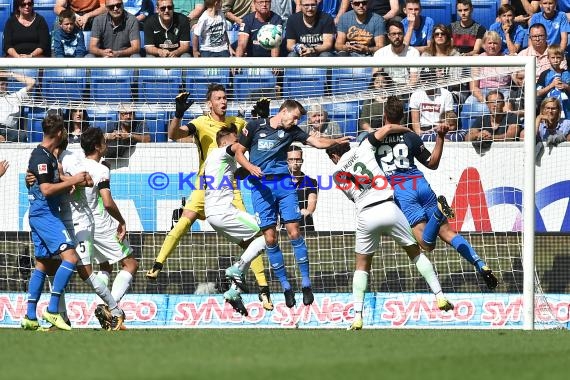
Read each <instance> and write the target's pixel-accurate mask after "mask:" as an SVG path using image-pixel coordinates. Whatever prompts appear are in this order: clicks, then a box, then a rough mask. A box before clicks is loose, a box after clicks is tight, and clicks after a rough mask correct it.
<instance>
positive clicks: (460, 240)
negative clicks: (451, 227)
mask: <svg viewBox="0 0 570 380" xmlns="http://www.w3.org/2000/svg"><path fill="white" fill-rule="evenodd" d="M451 245H452V246H453V248H455V249H456V250H457V252H459V254H460V255H461V256H463V258H464V259H465V260H467V261H469V262H470V263H471V264H473V265H475V268H477V271H478V272H481V267H484V266H485V262H484V261H483V260H482V259H481V258H480V257H479V255H477V252H475V250H474V249H473V247H472V246H471V244H469V243H468V242H467V240H465V238H464V237H463V236H461V235H455V237H454V238H453V239H451Z"/></svg>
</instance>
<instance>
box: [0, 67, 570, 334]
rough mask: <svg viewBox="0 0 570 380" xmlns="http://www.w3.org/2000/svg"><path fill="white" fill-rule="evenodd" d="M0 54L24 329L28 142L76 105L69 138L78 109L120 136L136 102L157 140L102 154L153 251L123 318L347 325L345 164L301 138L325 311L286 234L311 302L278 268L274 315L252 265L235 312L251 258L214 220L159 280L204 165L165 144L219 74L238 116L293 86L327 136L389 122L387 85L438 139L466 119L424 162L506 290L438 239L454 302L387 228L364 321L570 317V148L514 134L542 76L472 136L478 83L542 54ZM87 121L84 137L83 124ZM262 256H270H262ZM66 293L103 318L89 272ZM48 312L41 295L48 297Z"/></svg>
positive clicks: (518, 323) (349, 230)
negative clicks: (509, 128) (502, 128)
mask: <svg viewBox="0 0 570 380" xmlns="http://www.w3.org/2000/svg"><path fill="white" fill-rule="evenodd" d="M228 64H231V66H230V65H228ZM300 65H303V66H302V67H300ZM0 67H1V69H0V73H1V72H4V73H6V74H4V75H3V76H4V77H6V78H7V93H6V94H3V95H0V96H1V97H3V99H2V102H3V103H2V107H13V108H15V110H19V112H16V113H14V115H15V122H14V124H13V127H14V128H15V129H19V130H20V132H23V133H20V138H21V139H23V136H25V141H21V142H13V143H10V144H8V143H6V144H1V145H0V160H1V159H5V160H8V161H9V162H10V168H9V170H8V171H7V173H6V175H5V176H4V177H3V178H2V179H1V180H0V188H1V190H2V193H3V194H4V213H3V218H2V220H1V221H0V224H1V225H2V227H1V228H0V230H2V231H3V232H2V234H1V235H0V236H1V237H2V240H1V242H0V247H1V249H0V300H2V302H0V308H2V309H0V316H2V317H3V318H4V319H3V320H2V319H0V324H2V325H6V326H17V325H18V320H19V318H21V317H23V312H24V310H25V308H24V304H25V292H26V288H27V281H28V278H29V275H30V272H31V270H32V269H33V265H34V259H33V244H32V243H31V239H30V232H29V225H28V222H27V208H28V201H27V190H26V187H25V183H24V177H25V172H26V168H27V162H28V158H29V154H30V152H31V150H32V149H33V147H34V146H35V145H36V144H37V143H38V142H40V141H41V138H42V131H41V121H42V119H43V118H44V117H45V115H47V114H49V113H51V112H56V113H61V114H62V115H65V117H66V118H67V119H69V120H68V121H69V124H70V127H69V131H70V133H71V134H73V133H74V130H75V127H74V125H73V120H72V118H73V117H74V116H73V115H75V114H77V112H76V111H77V110H80V111H82V112H80V113H82V114H83V115H87V120H86V122H87V124H88V125H90V126H94V127H99V128H101V129H103V130H104V132H107V133H109V134H112V132H113V131H115V130H117V128H121V127H119V122H120V121H121V118H122V117H123V116H121V115H122V113H131V115H132V118H133V120H134V121H135V122H136V124H137V127H136V128H139V129H137V130H133V131H132V132H142V134H143V135H144V136H148V141H149V142H148V143H145V142H138V143H136V145H135V144H134V142H133V141H132V140H119V141H118V142H117V143H115V144H114V150H113V151H112V152H109V153H108V156H107V157H106V160H107V161H108V162H109V163H110V164H111V167H112V170H111V190H112V194H113V197H114V198H115V200H116V202H117V204H118V205H119V208H120V209H121V212H122V213H123V215H124V216H125V219H126V221H127V223H126V224H127V229H128V231H129V232H128V239H129V241H130V244H131V246H132V247H133V248H134V252H135V256H136V257H137V259H138V260H139V264H140V268H139V272H138V273H137V275H136V277H135V279H134V281H133V283H132V286H131V289H130V292H129V294H128V295H127V296H126V297H125V298H124V299H123V300H122V303H121V305H122V307H123V309H124V310H125V311H126V313H127V325H130V326H132V327H149V326H153V327H185V326H205V327H219V326H230V327H235V326H245V327H255V326H262V327H287V326H295V325H298V324H302V325H305V326H308V327H346V325H347V324H349V323H350V322H351V320H352V317H353V311H352V296H351V292H352V273H353V271H354V229H355V225H354V224H355V211H354V205H353V204H352V203H351V202H349V201H348V200H347V199H345V198H344V196H343V195H342V193H341V192H340V191H339V190H338V189H336V188H335V186H334V185H333V182H332V180H331V177H330V173H331V170H332V167H333V164H332V163H331V162H330V161H329V159H328V158H327V156H326V154H325V153H324V151H321V150H317V149H314V148H309V147H303V154H304V157H303V158H304V162H303V166H302V170H303V172H304V173H305V174H306V175H309V176H310V177H312V178H314V179H316V180H317V183H318V187H319V191H318V201H317V207H316V209H315V211H314V213H313V215H312V216H313V221H314V222H313V226H312V228H311V227H308V228H303V229H302V231H303V233H304V235H305V239H306V242H307V245H308V248H309V257H310V263H311V264H310V265H311V267H310V268H311V280H312V287H313V291H314V292H315V294H316V300H315V303H314V304H313V305H312V306H310V307H305V306H303V305H302V303H301V302H300V297H299V293H300V288H301V283H300V276H299V273H298V270H297V268H296V265H295V260H294V255H293V253H292V249H291V246H290V244H289V243H288V238H287V235H286V233H285V232H284V229H283V230H282V231H281V234H280V241H281V243H280V245H281V248H282V250H283V251H284V255H285V260H286V267H287V272H288V274H289V277H290V278H291V280H292V285H293V288H294V289H295V290H296V291H297V299H298V300H297V306H296V307H294V308H293V309H291V310H289V309H287V308H286V307H285V304H284V301H283V294H282V293H281V291H282V290H281V287H280V284H279V282H278V281H277V279H276V278H275V277H274V275H273V273H272V272H271V271H269V270H268V269H266V276H267V278H268V280H269V286H270V288H271V291H272V297H273V301H274V303H275V306H276V307H275V310H274V311H265V310H264V309H263V308H262V307H261V304H260V302H259V301H258V299H257V294H256V293H257V285H256V284H255V278H254V277H253V275H251V274H248V277H247V282H248V285H249V289H250V290H251V294H247V295H245V296H244V300H245V303H246V306H247V307H248V309H249V311H250V316H249V317H247V318H245V317H241V316H239V315H237V314H233V313H232V309H231V306H229V305H227V304H224V301H223V298H222V295H221V293H223V292H224V291H225V290H227V287H228V283H227V282H226V280H225V278H224V270H225V268H226V267H228V266H230V265H231V264H232V263H233V262H234V261H235V260H236V259H237V258H238V257H239V255H240V249H239V248H238V247H237V246H234V245H232V244H230V243H228V242H227V241H226V240H225V239H224V238H223V237H221V236H219V235H217V234H216V233H215V232H213V230H212V228H211V227H210V226H209V225H208V224H207V223H206V222H205V221H197V222H196V223H194V224H193V225H192V227H191V228H190V231H189V232H188V233H187V234H186V235H185V236H183V237H182V239H181V240H180V243H179V244H178V246H177V247H176V249H174V251H173V252H172V253H171V254H170V256H169V257H168V260H167V261H166V262H165V263H164V268H163V270H162V271H161V273H160V274H159V276H158V278H157V279H156V280H153V281H151V280H148V279H146V278H145V272H146V271H147V270H148V269H150V268H151V267H152V265H153V263H154V261H155V258H156V256H157V255H158V253H159V251H160V249H161V246H162V244H163V242H164V239H165V236H166V234H167V232H168V231H169V230H170V229H171V228H172V226H173V225H174V223H175V222H176V219H177V218H178V217H179V215H180V214H181V207H182V203H183V201H184V200H186V199H189V195H190V194H191V192H192V190H193V183H194V179H195V176H196V172H197V170H198V150H197V148H196V146H195V145H194V144H193V142H192V141H188V140H184V141H176V142H174V141H170V140H169V139H168V134H167V130H168V123H169V120H170V119H171V118H172V117H173V114H174V109H175V107H174V98H175V96H176V95H177V94H178V93H179V92H180V91H182V90H185V91H188V92H190V97H191V99H192V100H194V102H195V103H194V104H193V105H192V106H191V107H190V108H189V110H188V111H187V112H186V114H185V117H184V120H183V124H185V123H187V122H189V121H190V120H192V119H193V118H195V117H198V116H200V115H203V114H204V113H207V112H208V105H207V102H206V99H205V97H206V92H207V86H208V84H210V83H220V84H223V85H224V86H225V88H226V89H227V97H228V105H227V115H231V116H237V115H239V116H242V117H244V118H245V119H249V118H252V115H251V108H252V106H253V105H254V104H255V102H256V100H257V99H259V98H260V97H268V98H270V99H271V112H272V114H275V113H276V112H277V110H278V107H279V106H280V104H281V103H282V101H283V100H284V99H287V98H294V99H296V100H298V101H300V102H301V103H302V104H303V105H304V106H305V108H306V109H307V110H308V111H309V114H308V115H307V116H306V117H304V118H303V119H302V120H301V123H300V125H302V127H303V128H306V130H307V131H310V133H320V134H321V135H322V136H326V135H331V134H332V135H333V136H334V135H350V136H353V137H355V138H357V137H362V132H363V131H364V130H365V129H366V128H368V127H371V128H376V127H379V126H381V123H382V113H383V111H382V109H383V104H384V102H385V100H386V98H387V97H388V96H390V95H396V96H399V97H401V98H402V99H404V100H405V103H406V107H407V115H406V118H405V119H404V120H403V121H402V123H407V124H408V125H409V126H410V127H411V128H414V129H415V128H418V131H419V132H421V133H423V134H425V136H424V139H425V140H426V146H427V147H428V149H432V148H433V143H432V142H430V141H434V137H433V136H432V137H431V138H430V137H429V135H430V131H429V128H430V125H431V126H433V125H434V124H436V123H437V122H439V121H440V120H441V121H442V122H449V123H450V124H454V123H455V124H456V125H457V131H455V132H453V133H451V134H449V136H448V139H449V140H451V141H449V142H446V143H445V147H444V153H443V157H442V160H441V164H440V167H439V169H438V170H436V171H429V170H427V169H425V168H423V167H422V166H421V165H420V169H421V170H422V171H423V172H424V173H425V175H426V178H427V179H428V181H429V182H430V184H431V187H432V188H433V190H434V191H435V192H436V194H438V195H445V196H446V197H447V199H448V201H449V202H450V204H451V205H452V206H453V208H454V209H455V213H456V218H455V219H453V220H450V224H451V226H452V227H453V228H454V229H455V230H456V231H458V232H460V233H461V234H462V235H463V236H464V237H465V238H466V239H467V240H468V241H469V242H470V243H471V245H472V246H473V247H474V249H475V250H476V251H477V253H478V254H479V255H480V256H481V258H482V259H484V260H485V261H486V263H487V265H488V266H489V267H490V268H491V269H492V270H493V272H494V273H495V274H496V276H497V278H498V280H499V286H498V287H497V288H496V289H495V290H493V291H490V290H489V289H487V287H486V285H485V283H484V281H483V279H482V277H481V276H480V275H479V274H478V272H477V271H476V270H475V268H474V267H473V266H472V265H471V264H469V263H468V262H467V261H466V260H464V259H463V258H462V257H461V256H460V255H459V254H458V253H457V251H455V250H454V249H453V248H452V247H450V246H448V245H446V244H445V243H444V242H443V241H441V240H440V241H438V242H437V246H436V248H435V250H434V251H433V252H431V253H429V254H428V257H429V258H430V260H431V261H432V263H433V264H434V266H435V268H436V272H437V274H438V276H439V279H440V282H441V285H442V287H443V290H444V292H445V293H446V294H447V295H448V296H449V299H450V300H451V302H452V303H454V304H455V310H454V311H452V312H441V311H439V310H438V309H437V305H436V303H435V298H434V296H433V294H431V293H430V291H429V288H428V286H427V285H426V283H425V281H424V280H423V278H422V277H421V276H420V274H419V273H418V271H417V270H416V268H415V266H414V265H412V264H411V263H410V262H409V260H408V259H407V257H406V255H405V253H404V252H403V250H402V249H400V248H399V247H397V246H396V245H395V244H394V242H393V241H392V240H391V238H389V237H386V238H382V242H381V244H380V246H379V247H378V250H377V252H376V254H375V256H374V259H373V264H372V272H371V276H370V284H369V293H367V297H366V300H365V310H364V316H365V326H367V327H443V328H523V327H524V328H527V329H531V328H538V327H548V326H552V327H558V326H560V325H562V324H563V323H566V322H567V320H568V307H567V305H568V301H569V299H570V297H569V296H568V291H569V289H568V284H567V283H568V281H567V275H566V269H567V254H566V252H565V251H564V250H563V249H562V247H565V246H566V244H564V243H566V242H568V241H569V239H568V235H567V233H568V231H569V230H570V223H569V222H568V220H567V218H568V215H567V211H566V209H565V207H566V205H567V200H568V194H567V190H566V189H567V188H568V186H567V185H566V184H567V183H568V182H567V181H568V178H566V177H567V176H566V175H565V174H564V173H563V172H564V171H563V170H561V169H560V168H562V167H563V166H562V162H563V161H562V160H565V159H568V158H570V157H567V156H569V153H570V152H567V150H568V149H567V147H564V146H563V145H564V144H562V145H560V146H558V147H554V148H552V147H546V150H545V152H544V154H543V155H542V157H540V158H539V159H538V160H537V159H536V157H535V141H534V138H533V137H530V138H529V139H527V141H526V142H523V141H522V139H519V138H518V136H519V134H520V133H519V132H520V130H526V131H529V130H530V131H533V130H534V117H535V104H536V100H535V96H534V85H533V83H530V84H528V83H529V82H532V81H526V83H527V88H526V89H525V88H520V87H517V86H515V85H514V84H512V83H513V82H512V81H510V80H509V81H508V83H509V84H507V85H505V86H503V87H501V88H500V92H501V93H502V94H504V96H505V97H506V98H507V99H506V101H507V104H509V113H512V115H513V117H515V120H516V124H517V125H518V126H519V127H520V130H517V133H516V136H517V137H515V138H513V141H493V142H492V143H489V142H482V141H481V140H480V139H475V140H476V141H473V142H472V141H469V142H463V140H465V138H466V136H467V135H468V133H469V131H468V129H469V127H470V126H471V125H473V124H474V123H476V122H477V117H478V116H481V115H483V114H486V113H488V112H489V111H488V110H489V107H488V105H487V104H486V103H484V102H483V103H482V102H477V101H473V100H474V99H473V98H470V97H469V95H470V93H469V85H470V83H471V82H474V83H477V84H480V83H490V82H497V78H507V77H510V76H513V75H522V74H524V75H526V77H529V76H530V77H532V75H534V63H533V62H531V61H529V60H528V59H526V58H517V57H501V58H500V59H493V58H488V59H481V58H479V57H469V58H467V57H446V58H445V59H441V58H432V59H427V58H426V59H422V60H421V61H420V62H409V61H407V60H403V61H400V60H396V61H394V60H385V61H378V60H376V59H373V58H362V59H350V58H347V59H345V58H338V59H334V60H322V59H318V58H310V59H290V58H280V59H279V60H267V59H239V60H233V59H232V60H227V59H189V60H182V59H180V60H176V59H129V60H99V59H80V60H76V59H69V60H67V59H66V60H57V59H42V60H31V61H26V62H24V61H20V60H1V61H0ZM529 74H530V75H529ZM26 78H32V79H33V80H34V81H35V82H34V85H33V87H32V88H31V89H30V90H29V91H27V94H28V96H24V95H22V94H25V92H22V90H20V89H21V88H23V87H25V86H26ZM17 91H20V92H17ZM418 93H419V94H418ZM11 94H16V95H11ZM447 94H449V95H447ZM523 94H524V95H526V96H523ZM443 97H446V99H451V105H450V106H448V105H447V103H445V104H444V103H441V102H440V100H439V99H440V98H443ZM436 99H437V100H436ZM446 101H447V100H446ZM438 102H440V103H438ZM505 110H506V109H505ZM444 111H451V112H444ZM505 112H506V111H505ZM69 115H71V116H69ZM315 115H318V117H316V116H315ZM509 117H511V116H509ZM319 119H323V120H325V119H326V121H325V122H324V124H325V125H324V126H320V125H319V123H320V121H319ZM430 123H431V124H430ZM77 128H78V131H77V132H75V133H79V130H80V127H77ZM319 128H320V129H319ZM527 136H533V134H530V135H527ZM79 138H80V137H76V139H79ZM528 140H532V141H528ZM355 144H356V143H355ZM111 145H113V144H111ZM69 149H70V150H72V151H77V152H80V151H81V149H80V146H79V144H73V143H72V144H70V146H69ZM545 162H548V164H545ZM535 163H536V164H537V166H536V168H535ZM535 172H536V174H535ZM535 182H536V185H535ZM535 186H536V208H535V197H534V195H535V194H534V189H535ZM529 189H530V190H529ZM242 193H243V197H244V200H245V203H246V207H247V208H248V210H249V211H250V212H253V210H252V205H251V197H250V194H249V192H248V187H247V186H242ZM564 194H565V195H564ZM535 218H536V232H537V233H536V234H535V226H534V221H535ZM535 236H536V238H535ZM264 261H265V267H266V268H268V264H267V259H266V258H264ZM67 291H68V293H69V295H68V300H69V305H70V306H69V307H68V310H69V313H70V317H71V319H72V322H73V323H74V324H75V325H76V326H95V325H96V320H95V318H94V317H93V316H92V311H93V309H94V305H95V300H94V297H93V296H92V294H91V293H92V291H91V290H90V289H88V288H87V286H86V285H85V284H84V283H82V282H81V280H80V279H79V278H78V276H74V278H73V280H72V282H71V283H70V285H69V287H68V289H67ZM47 292H48V290H47V287H46V289H45V293H47ZM564 305H566V306H564ZM39 307H40V308H41V307H45V302H44V303H42V302H40V304H39ZM2 317H0V318H2Z"/></svg>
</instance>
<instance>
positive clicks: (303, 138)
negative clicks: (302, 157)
mask: <svg viewBox="0 0 570 380" xmlns="http://www.w3.org/2000/svg"><path fill="white" fill-rule="evenodd" d="M291 132H292V135H293V141H298V142H300V143H303V144H305V143H306V142H307V139H308V138H309V134H308V133H307V132H305V131H303V130H302V129H301V128H300V127H299V126H297V125H296V126H294V127H293V129H292V131H291Z"/></svg>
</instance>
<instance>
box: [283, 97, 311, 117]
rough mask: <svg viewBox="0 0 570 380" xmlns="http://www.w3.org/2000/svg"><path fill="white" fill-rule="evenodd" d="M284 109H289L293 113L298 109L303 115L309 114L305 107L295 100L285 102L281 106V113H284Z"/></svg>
mask: <svg viewBox="0 0 570 380" xmlns="http://www.w3.org/2000/svg"><path fill="white" fill-rule="evenodd" d="M284 109H287V110H288V111H293V110H295V109H298V110H299V112H301V115H306V114H307V110H306V109H305V107H303V105H302V104H301V103H299V102H298V101H296V100H294V99H287V100H285V101H284V102H283V104H281V107H279V111H282V110H284Z"/></svg>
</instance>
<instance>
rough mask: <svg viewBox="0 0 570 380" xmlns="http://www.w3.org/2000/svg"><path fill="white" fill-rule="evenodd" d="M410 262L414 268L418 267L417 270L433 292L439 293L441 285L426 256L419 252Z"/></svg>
mask: <svg viewBox="0 0 570 380" xmlns="http://www.w3.org/2000/svg"><path fill="white" fill-rule="evenodd" d="M412 262H413V263H414V264H415V265H416V268H418V271H419V272H420V273H421V275H422V276H423V278H424V279H425V280H426V282H427V283H428V285H429V287H430V289H431V291H432V292H433V294H438V293H440V292H441V285H440V283H439V279H438V278H437V275H436V274H435V271H434V270H433V265H432V264H431V261H429V259H428V258H427V256H426V255H424V254H423V253H420V254H419V255H418V256H416V257H414V258H413V260H412Z"/></svg>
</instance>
